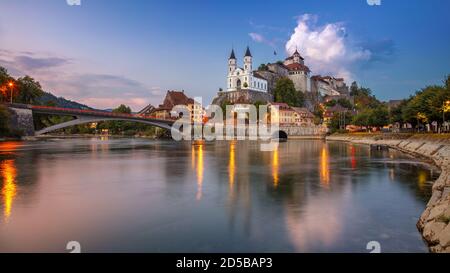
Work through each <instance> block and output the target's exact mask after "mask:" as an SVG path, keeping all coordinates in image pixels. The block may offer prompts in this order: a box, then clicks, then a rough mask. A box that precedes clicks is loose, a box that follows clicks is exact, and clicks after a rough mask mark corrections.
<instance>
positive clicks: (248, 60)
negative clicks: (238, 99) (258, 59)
mask: <svg viewBox="0 0 450 273" xmlns="http://www.w3.org/2000/svg"><path fill="white" fill-rule="evenodd" d="M239 90H253V91H259V92H267V90H268V86H267V80H266V79H265V78H263V77H262V76H261V75H259V74H258V72H256V71H253V57H252V54H251V52H250V49H249V48H248V47H247V50H246V52H245V56H244V66H243V68H241V67H238V66H237V59H236V56H235V54H234V49H233V50H232V51H231V55H230V58H229V59H228V76H227V91H229V92H232V91H239Z"/></svg>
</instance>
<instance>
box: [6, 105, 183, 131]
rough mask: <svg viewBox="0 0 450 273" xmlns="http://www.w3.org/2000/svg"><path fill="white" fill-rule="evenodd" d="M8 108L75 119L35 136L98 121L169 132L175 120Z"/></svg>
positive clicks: (80, 111) (58, 110)
mask: <svg viewBox="0 0 450 273" xmlns="http://www.w3.org/2000/svg"><path fill="white" fill-rule="evenodd" d="M7 106H8V107H9V108H11V109H13V110H15V109H17V110H19V111H20V110H22V111H21V112H23V111H24V110H25V111H26V112H28V113H29V112H31V113H32V115H34V114H46V115H55V116H71V117H74V118H75V119H73V120H70V121H67V122H63V123H60V124H55V125H52V126H49V127H47V128H44V129H42V130H39V131H35V132H34V134H35V135H36V136H39V135H43V134H46V133H49V132H52V131H56V130H59V129H63V128H66V127H70V126H74V125H80V124H85V123H92V122H100V121H113V120H115V121H132V122H139V123H144V124H148V125H153V126H157V127H160V128H163V129H167V130H170V129H171V126H172V124H173V123H174V122H175V120H166V119H157V118H156V117H152V116H145V115H140V114H121V113H112V112H108V111H100V110H81V109H71V108H60V107H50V106H38V105H28V104H8V105H7Z"/></svg>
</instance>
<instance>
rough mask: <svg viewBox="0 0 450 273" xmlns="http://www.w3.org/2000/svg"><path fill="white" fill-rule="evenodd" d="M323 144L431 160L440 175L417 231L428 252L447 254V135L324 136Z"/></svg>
mask: <svg viewBox="0 0 450 273" xmlns="http://www.w3.org/2000/svg"><path fill="white" fill-rule="evenodd" d="M327 140H336V141H347V142H352V143H360V144H367V145H386V146H388V147H390V148H393V149H397V150H400V151H403V152H405V153H409V154H412V155H415V156H420V157H426V158H428V159H431V160H432V161H433V162H434V163H435V164H436V165H437V166H438V167H439V168H440V169H441V175H440V177H439V178H438V179H437V180H436V181H435V183H434V185H433V190H432V196H431V198H430V200H429V202H428V204H427V207H426V209H425V211H424V212H423V213H422V215H421V216H420V219H419V221H418V223H417V227H418V229H419V231H420V232H421V233H422V236H423V238H424V239H425V241H426V242H427V243H428V245H429V247H430V251H431V252H441V253H450V224H449V222H450V135H402V134H340V135H332V136H328V137H327Z"/></svg>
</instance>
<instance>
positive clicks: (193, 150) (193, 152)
mask: <svg viewBox="0 0 450 273" xmlns="http://www.w3.org/2000/svg"><path fill="white" fill-rule="evenodd" d="M191 164H192V169H193V170H195V146H194V145H192V147H191Z"/></svg>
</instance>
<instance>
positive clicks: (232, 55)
mask: <svg viewBox="0 0 450 273" xmlns="http://www.w3.org/2000/svg"><path fill="white" fill-rule="evenodd" d="M228 59H229V60H231V59H235V60H236V56H234V48H233V49H231V55H230V58H228Z"/></svg>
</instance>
